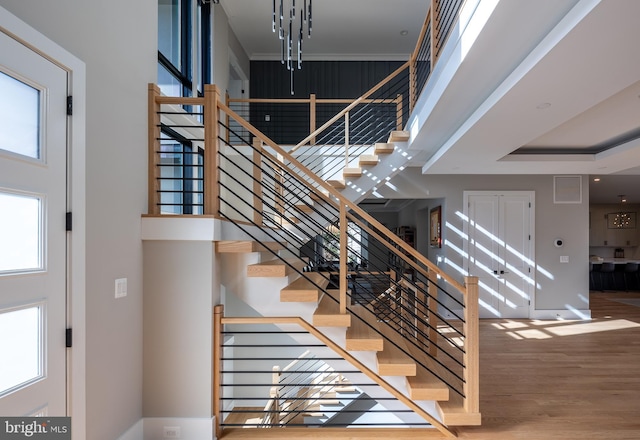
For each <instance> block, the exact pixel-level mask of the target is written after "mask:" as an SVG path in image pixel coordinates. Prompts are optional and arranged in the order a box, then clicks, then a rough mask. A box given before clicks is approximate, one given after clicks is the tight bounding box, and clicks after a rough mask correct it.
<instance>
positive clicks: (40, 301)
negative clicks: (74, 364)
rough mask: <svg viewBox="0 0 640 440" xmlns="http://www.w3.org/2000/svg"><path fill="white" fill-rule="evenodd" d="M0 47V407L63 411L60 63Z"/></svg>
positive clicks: (17, 46)
mask: <svg viewBox="0 0 640 440" xmlns="http://www.w3.org/2000/svg"><path fill="white" fill-rule="evenodd" d="M0 47H1V48H2V50H0V414H1V415H3V416H26V415H43V416H44V415H50V416H64V415H66V412H67V408H66V402H67V399H66V395H67V384H66V347H65V327H66V279H67V278H66V267H67V255H66V254H67V252H66V232H65V212H66V204H67V197H66V194H67V189H66V188H67V187H66V177H67V175H66V173H67V171H66V169H67V121H66V118H67V116H66V97H67V73H66V72H65V71H64V70H63V69H61V68H60V67H58V66H56V65H55V64H53V63H51V62H50V61H48V60H46V59H45V58H43V57H42V56H40V55H39V54H37V53H36V52H34V51H32V50H31V49H29V48H28V47H26V46H24V45H23V44H21V43H20V42H19V41H16V40H15V39H14V38H12V37H11V36H10V35H7V34H5V33H3V32H2V29H0Z"/></svg>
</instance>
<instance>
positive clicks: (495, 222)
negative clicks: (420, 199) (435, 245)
mask: <svg viewBox="0 0 640 440" xmlns="http://www.w3.org/2000/svg"><path fill="white" fill-rule="evenodd" d="M465 198H466V199H467V200H466V204H465V205H466V208H467V217H468V219H469V221H468V225H467V228H466V229H467V233H468V237H469V240H468V244H467V252H468V255H469V257H468V261H467V266H468V269H467V270H468V273H469V275H475V276H478V278H479V280H478V283H479V288H480V291H479V299H480V317H482V318H528V317H529V306H530V301H531V298H532V294H533V291H534V283H533V273H534V271H533V261H532V256H533V246H532V242H533V241H532V240H533V234H532V227H531V226H532V223H531V222H532V220H531V219H532V212H533V211H532V199H533V193H522V192H508V191H507V192H502V193H484V192H483V193H475V192H468V193H465Z"/></svg>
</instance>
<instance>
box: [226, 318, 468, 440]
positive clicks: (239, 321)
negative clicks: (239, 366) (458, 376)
mask: <svg viewBox="0 0 640 440" xmlns="http://www.w3.org/2000/svg"><path fill="white" fill-rule="evenodd" d="M221 322H222V324H231V325H255V324H273V325H279V324H297V325H299V326H300V327H302V328H303V329H304V330H306V331H307V332H309V333H310V334H311V335H313V336H315V337H316V338H317V339H318V340H320V341H321V342H322V343H323V344H325V345H326V346H327V347H329V348H330V349H332V350H333V351H334V352H336V353H337V354H338V355H339V356H340V357H342V358H343V359H344V360H346V361H347V362H349V363H350V364H351V365H353V366H354V367H356V368H357V369H358V370H360V371H361V372H362V373H364V374H365V375H366V376H367V377H369V378H370V379H371V380H373V381H374V382H376V383H377V384H378V385H380V386H381V387H382V388H384V389H385V390H386V391H387V392H389V393H390V394H392V395H393V396H394V397H395V398H396V399H398V400H399V401H400V402H402V403H403V404H405V405H406V406H407V407H409V408H410V409H411V410H412V411H413V412H415V413H416V414H418V415H420V416H421V417H422V418H424V419H425V420H427V421H428V422H429V423H431V425H433V426H434V427H435V428H436V429H438V431H440V432H441V433H442V434H443V435H444V436H446V437H448V438H454V437H455V436H456V435H455V434H454V433H453V432H452V431H450V430H449V428H447V427H446V426H444V425H443V424H442V423H440V422H439V421H438V420H436V419H435V418H434V417H432V416H431V414H429V413H427V412H426V411H425V410H423V409H422V408H421V407H420V406H418V405H416V403H415V402H414V401H413V400H411V399H409V398H408V397H407V396H405V395H404V394H403V393H401V392H400V391H398V390H397V389H396V388H395V387H394V386H393V385H391V384H390V383H389V382H387V381H386V380H385V379H384V378H382V377H380V376H379V375H378V374H376V373H374V372H373V371H372V370H370V369H369V368H368V367H367V366H366V365H364V364H363V363H362V362H360V361H359V360H358V359H356V358H354V357H353V356H352V355H351V353H349V352H348V351H346V350H345V349H343V348H342V347H340V346H339V345H338V344H336V343H335V342H333V340H331V339H330V338H329V337H328V336H326V335H325V334H324V333H322V332H321V331H319V330H318V329H317V328H315V327H314V326H312V325H311V324H309V323H308V322H307V321H306V320H304V319H302V318H300V317H256V318H248V317H247V318H245V317H242V318H240V317H223V318H222V320H221Z"/></svg>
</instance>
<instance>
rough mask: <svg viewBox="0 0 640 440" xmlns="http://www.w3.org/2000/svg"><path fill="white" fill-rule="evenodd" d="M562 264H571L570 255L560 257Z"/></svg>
mask: <svg viewBox="0 0 640 440" xmlns="http://www.w3.org/2000/svg"><path fill="white" fill-rule="evenodd" d="M560 262H561V263H568V262H569V256H568V255H561V256H560Z"/></svg>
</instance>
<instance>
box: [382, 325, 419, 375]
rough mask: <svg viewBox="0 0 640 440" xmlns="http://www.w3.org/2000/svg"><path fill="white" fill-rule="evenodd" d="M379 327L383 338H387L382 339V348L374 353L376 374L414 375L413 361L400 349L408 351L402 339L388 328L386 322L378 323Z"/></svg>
mask: <svg viewBox="0 0 640 440" xmlns="http://www.w3.org/2000/svg"><path fill="white" fill-rule="evenodd" d="M380 327H381V329H382V333H383V335H384V336H385V339H388V340H387V341H384V349H383V350H382V351H379V352H377V353H376V358H377V361H378V374H379V375H380V376H415V375H416V372H417V368H416V363H415V361H414V360H413V359H411V357H409V356H408V355H407V354H405V353H404V352H403V351H402V350H401V349H403V350H405V351H407V352H408V351H409V350H408V348H407V344H406V343H405V342H404V339H403V338H402V337H401V336H400V335H398V334H396V332H395V331H394V330H391V329H389V328H388V327H387V325H386V324H380ZM394 343H395V344H396V345H397V346H396V345H394ZM398 347H400V348H398Z"/></svg>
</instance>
